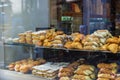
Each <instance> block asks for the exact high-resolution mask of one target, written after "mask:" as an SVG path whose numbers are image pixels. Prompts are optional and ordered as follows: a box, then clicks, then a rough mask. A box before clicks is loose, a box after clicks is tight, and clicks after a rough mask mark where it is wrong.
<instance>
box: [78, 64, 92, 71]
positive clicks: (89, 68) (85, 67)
mask: <svg viewBox="0 0 120 80" xmlns="http://www.w3.org/2000/svg"><path fill="white" fill-rule="evenodd" d="M78 68H79V69H81V70H91V71H94V66H91V65H81V66H79V67H78Z"/></svg>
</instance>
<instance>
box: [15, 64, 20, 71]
mask: <svg viewBox="0 0 120 80" xmlns="http://www.w3.org/2000/svg"><path fill="white" fill-rule="evenodd" d="M20 67H21V64H16V65H15V67H14V70H15V71H17V72H19V71H20Z"/></svg>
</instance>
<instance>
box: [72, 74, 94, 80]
mask: <svg viewBox="0 0 120 80" xmlns="http://www.w3.org/2000/svg"><path fill="white" fill-rule="evenodd" d="M73 79H74V80H92V79H91V78H90V77H89V76H84V75H76V74H75V75H74V76H73Z"/></svg>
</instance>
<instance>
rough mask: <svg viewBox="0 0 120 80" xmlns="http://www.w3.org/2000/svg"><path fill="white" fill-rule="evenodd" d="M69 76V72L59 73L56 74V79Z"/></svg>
mask: <svg viewBox="0 0 120 80" xmlns="http://www.w3.org/2000/svg"><path fill="white" fill-rule="evenodd" d="M69 76H71V73H70V72H62V73H61V72H60V73H58V77H69Z"/></svg>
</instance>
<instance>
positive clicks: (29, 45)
mask: <svg viewBox="0 0 120 80" xmlns="http://www.w3.org/2000/svg"><path fill="white" fill-rule="evenodd" d="M4 44H5V45H19V46H28V47H35V48H43V49H54V50H64V51H66V52H69V51H79V52H99V53H112V52H111V51H102V50H79V49H66V48H57V47H44V46H35V45H34V44H26V43H15V42H11V43H4ZM117 53H120V51H119V52H117ZM117 53H114V54H117Z"/></svg>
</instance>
